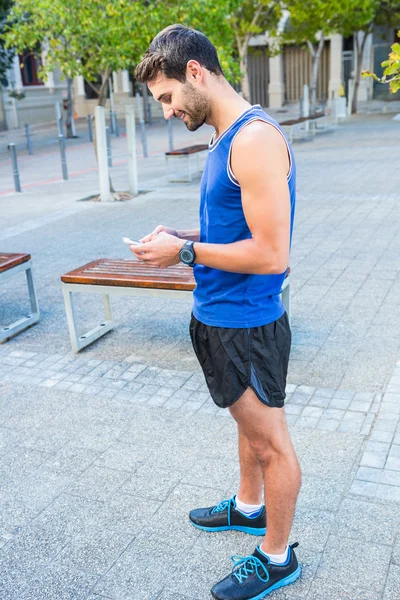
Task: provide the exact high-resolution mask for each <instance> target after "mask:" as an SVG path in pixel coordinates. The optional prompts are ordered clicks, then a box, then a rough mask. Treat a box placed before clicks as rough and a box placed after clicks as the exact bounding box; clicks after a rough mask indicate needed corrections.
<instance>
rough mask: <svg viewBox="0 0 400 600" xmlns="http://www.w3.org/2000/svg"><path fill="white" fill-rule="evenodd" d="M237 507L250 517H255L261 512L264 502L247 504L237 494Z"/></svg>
mask: <svg viewBox="0 0 400 600" xmlns="http://www.w3.org/2000/svg"><path fill="white" fill-rule="evenodd" d="M235 502H236V508H237V509H238V510H240V512H242V513H244V514H245V515H247V516H248V517H255V516H256V515H257V513H259V512H260V510H261V509H262V507H263V505H262V504H245V503H244V502H242V501H241V500H239V498H238V497H237V496H235Z"/></svg>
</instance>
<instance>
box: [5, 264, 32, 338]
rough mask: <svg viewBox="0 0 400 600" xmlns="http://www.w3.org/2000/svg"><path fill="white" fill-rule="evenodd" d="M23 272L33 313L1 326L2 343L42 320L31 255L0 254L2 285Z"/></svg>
mask: <svg viewBox="0 0 400 600" xmlns="http://www.w3.org/2000/svg"><path fill="white" fill-rule="evenodd" d="M21 272H25V274H26V280H27V284H28V291H29V300H30V305H31V312H30V314H28V315H26V316H24V317H22V318H21V319H18V320H17V321H15V322H14V323H11V324H10V325H4V326H0V343H2V342H5V341H6V340H8V339H9V338H11V337H13V336H14V335H17V334H18V333H20V332H21V331H24V330H25V329H27V328H28V327H31V325H34V324H35V323H37V322H38V321H39V319H40V313H39V305H38V300H37V295H36V289H35V282H34V279H33V273H32V259H31V255H30V254H10V253H4V252H3V253H0V283H1V282H4V281H6V280H8V279H10V278H11V277H14V276H15V275H17V274H18V273H21Z"/></svg>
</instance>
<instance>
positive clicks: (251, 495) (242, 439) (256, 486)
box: [237, 426, 264, 504]
mask: <svg viewBox="0 0 400 600" xmlns="http://www.w3.org/2000/svg"><path fill="white" fill-rule="evenodd" d="M238 435H239V462H240V487H239V491H238V493H237V496H238V497H239V498H240V500H241V501H242V502H245V503H246V504H261V503H262V495H263V485H264V481H263V472H262V470H261V464H260V461H259V460H258V458H257V456H256V455H255V454H254V452H253V449H252V447H251V445H250V442H249V440H248V439H247V437H246V436H245V435H244V433H242V431H241V428H240V427H239V426H238Z"/></svg>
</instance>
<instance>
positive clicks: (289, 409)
mask: <svg viewBox="0 0 400 600" xmlns="http://www.w3.org/2000/svg"><path fill="white" fill-rule="evenodd" d="M303 410H305V409H304V407H303V406H302V405H301V404H285V413H286V415H296V416H298V415H300V414H301V413H302V412H303Z"/></svg>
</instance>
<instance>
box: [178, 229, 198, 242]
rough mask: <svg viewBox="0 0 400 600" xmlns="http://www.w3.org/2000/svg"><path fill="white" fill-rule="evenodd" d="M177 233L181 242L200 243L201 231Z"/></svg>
mask: <svg viewBox="0 0 400 600" xmlns="http://www.w3.org/2000/svg"><path fill="white" fill-rule="evenodd" d="M176 233H177V234H178V238H179V239H181V240H192V241H193V242H198V241H199V239H200V229H178V230H177V232H176Z"/></svg>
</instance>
